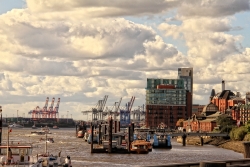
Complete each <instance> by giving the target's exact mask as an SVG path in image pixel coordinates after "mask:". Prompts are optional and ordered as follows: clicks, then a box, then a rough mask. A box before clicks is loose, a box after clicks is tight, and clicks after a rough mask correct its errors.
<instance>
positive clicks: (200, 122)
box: [183, 103, 231, 132]
mask: <svg viewBox="0 0 250 167" xmlns="http://www.w3.org/2000/svg"><path fill="white" fill-rule="evenodd" d="M221 115H225V114H223V113H222V112H220V111H218V107H217V106H216V105H215V104H213V103H210V104H208V105H206V106H205V107H204V108H203V110H202V113H201V114H200V115H195V114H194V115H193V116H192V118H191V119H188V120H186V121H184V122H183V128H185V129H186V130H187V131H194V132H197V131H200V132H211V131H213V130H214V128H215V127H216V126H217V123H216V119H217V118H218V117H219V116H221ZM229 117H231V116H229Z"/></svg>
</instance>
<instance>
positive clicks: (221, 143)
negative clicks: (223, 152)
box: [177, 137, 245, 154]
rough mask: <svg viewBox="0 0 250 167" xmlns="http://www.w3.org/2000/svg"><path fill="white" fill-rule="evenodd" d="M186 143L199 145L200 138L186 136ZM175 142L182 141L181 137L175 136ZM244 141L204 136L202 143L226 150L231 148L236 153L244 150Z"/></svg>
mask: <svg viewBox="0 0 250 167" xmlns="http://www.w3.org/2000/svg"><path fill="white" fill-rule="evenodd" d="M186 140H187V141H186V144H187V145H200V138H198V137H187V139H186ZM177 142H179V143H182V139H180V138H179V139H178V138H177ZM243 142H244V141H233V140H231V139H223V138H204V144H209V145H213V146H216V147H219V148H224V149H227V150H232V151H235V152H237V153H243V154H244V152H245V150H244V145H243Z"/></svg>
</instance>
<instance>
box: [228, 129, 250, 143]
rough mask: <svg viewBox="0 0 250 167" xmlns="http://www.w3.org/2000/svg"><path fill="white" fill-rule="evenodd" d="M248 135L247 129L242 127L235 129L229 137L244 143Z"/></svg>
mask: <svg viewBox="0 0 250 167" xmlns="http://www.w3.org/2000/svg"><path fill="white" fill-rule="evenodd" d="M246 134H247V130H246V128H245V127H244V126H241V127H239V128H233V129H232V131H231V132H230V134H229V135H230V138H231V139H232V140H238V141H242V140H243V139H244V137H245V135H246Z"/></svg>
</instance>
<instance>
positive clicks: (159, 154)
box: [3, 128, 243, 167]
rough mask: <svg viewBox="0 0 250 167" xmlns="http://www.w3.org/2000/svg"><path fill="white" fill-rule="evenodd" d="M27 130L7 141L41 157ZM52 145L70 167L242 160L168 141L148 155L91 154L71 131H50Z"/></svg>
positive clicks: (36, 141) (234, 155)
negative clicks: (23, 145) (26, 146)
mask: <svg viewBox="0 0 250 167" xmlns="http://www.w3.org/2000/svg"><path fill="white" fill-rule="evenodd" d="M3 131H4V132H3V139H4V140H6V135H5V134H4V133H5V132H6V129H5V128H4V130H3ZM31 131H32V129H31V128H23V129H13V131H12V132H11V133H10V140H14V141H20V142H32V143H33V144H34V145H35V146H36V148H34V149H33V153H34V154H36V153H41V151H43V150H44V142H40V141H39V140H40V138H41V137H45V136H40V135H39V136H35V135H31V133H30V132H31ZM51 132H52V134H50V135H48V136H49V137H53V139H54V141H55V143H49V144H48V150H49V152H50V153H51V154H55V155H56V154H58V152H59V151H62V155H70V156H71V159H72V164H73V167H83V166H95V167H104V166H105V167H106V166H110V167H113V166H119V167H129V166H131V167H137V166H154V165H155V166H157V165H167V164H174V163H186V162H201V161H216V160H230V159H242V158H243V154H242V153H237V152H234V151H232V150H226V149H223V148H218V147H215V146H212V145H204V146H192V145H187V146H185V147H183V146H182V144H181V143H177V142H175V141H174V140H173V141H172V145H173V148H172V149H171V150H168V149H153V151H152V152H150V153H149V154H91V153H90V145H89V144H87V143H86V142H84V141H83V139H81V138H76V137H75V128H70V129H69V128H67V129H51Z"/></svg>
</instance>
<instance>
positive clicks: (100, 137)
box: [98, 125, 102, 145]
mask: <svg viewBox="0 0 250 167" xmlns="http://www.w3.org/2000/svg"><path fill="white" fill-rule="evenodd" d="M101 143H102V125H99V141H98V144H99V145H100V144H101Z"/></svg>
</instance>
